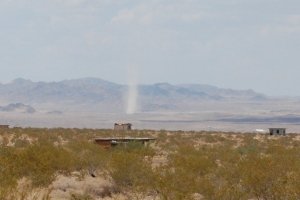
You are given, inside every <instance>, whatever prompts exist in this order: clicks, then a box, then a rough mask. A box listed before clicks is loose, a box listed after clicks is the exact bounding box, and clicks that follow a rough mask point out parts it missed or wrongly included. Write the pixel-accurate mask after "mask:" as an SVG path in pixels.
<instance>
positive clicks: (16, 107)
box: [0, 103, 36, 113]
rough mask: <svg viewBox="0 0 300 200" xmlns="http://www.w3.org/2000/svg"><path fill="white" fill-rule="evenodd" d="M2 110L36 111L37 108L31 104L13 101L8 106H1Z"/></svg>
mask: <svg viewBox="0 0 300 200" xmlns="http://www.w3.org/2000/svg"><path fill="white" fill-rule="evenodd" d="M0 111H2V112H21V113H35V112H36V110H35V109H34V108H33V107H31V106H30V105H25V104H23V103H11V104H9V105H6V106H0Z"/></svg>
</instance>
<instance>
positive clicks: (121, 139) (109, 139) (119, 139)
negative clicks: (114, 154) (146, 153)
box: [94, 137, 156, 141]
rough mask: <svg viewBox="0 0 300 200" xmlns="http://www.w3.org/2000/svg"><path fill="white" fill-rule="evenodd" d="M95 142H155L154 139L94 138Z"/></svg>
mask: <svg viewBox="0 0 300 200" xmlns="http://www.w3.org/2000/svg"><path fill="white" fill-rule="evenodd" d="M94 140H95V141H112V140H114V141H149V140H156V138H148V137H144V138H134V137H125V138H122V137H110V138H95V139H94Z"/></svg>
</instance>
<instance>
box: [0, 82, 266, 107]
mask: <svg viewBox="0 0 300 200" xmlns="http://www.w3.org/2000/svg"><path fill="white" fill-rule="evenodd" d="M128 90H129V86H127V85H123V84H117V83H113V82H110V81H106V80H103V79H100V78H82V79H70V80H63V81H58V82H43V81H38V82H34V81H31V80H27V79H22V78H18V79H15V80H13V81H12V82H10V83H7V84H0V101H2V102H10V103H11V102H16V101H17V102H22V103H24V104H29V105H31V104H34V105H36V104H45V103H52V104H61V105H63V104H65V105H69V106H72V105H73V106H78V105H79V104H85V105H87V107H88V106H91V107H92V106H94V105H98V107H101V108H103V109H104V110H107V111H110V110H111V111H118V112H121V111H122V110H124V105H125V104H126V101H127V96H128ZM137 90H138V97H137V98H138V102H139V110H140V111H145V112H146V111H157V110H184V109H187V108H188V107H191V108H189V109H190V110H192V107H193V105H194V106H195V107H199V106H200V104H201V102H220V101H221V102H230V101H244V102H249V101H254V102H260V101H266V100H268V98H269V97H267V96H266V95H264V94H260V93H257V92H255V91H253V90H233V89H223V88H219V87H216V86H211V85H203V84H170V83H155V84H148V85H147V84H140V85H138V86H137ZM99 110H101V109H99Z"/></svg>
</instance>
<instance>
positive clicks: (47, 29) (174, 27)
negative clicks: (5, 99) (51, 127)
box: [0, 0, 300, 96]
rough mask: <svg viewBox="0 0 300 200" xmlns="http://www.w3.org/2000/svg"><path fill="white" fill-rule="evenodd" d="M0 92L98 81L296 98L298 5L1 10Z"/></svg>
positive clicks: (186, 1)
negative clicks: (2, 86) (30, 84)
mask: <svg viewBox="0 0 300 200" xmlns="http://www.w3.org/2000/svg"><path fill="white" fill-rule="evenodd" d="M0 67H1V73H0V82H2V83H5V82H9V81H11V80H13V79H15V78H18V77H23V78H27V79H31V80H34V81H38V80H42V81H58V80H63V79H72V78H82V77H98V78H103V79H106V80H109V81H113V82H117V83H126V82H127V76H128V69H135V73H133V74H138V79H139V82H140V83H154V82H170V83H201V84H211V85H216V86H219V87H226V88H234V89H248V88H252V89H254V90H256V91H258V92H263V93H266V94H271V95H297V96H300V1H299V0H0Z"/></svg>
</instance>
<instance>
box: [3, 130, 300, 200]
mask: <svg viewBox="0 0 300 200" xmlns="http://www.w3.org/2000/svg"><path fill="white" fill-rule="evenodd" d="M124 134H126V135H127V136H132V137H136V136H140V137H143V136H153V137H157V140H156V141H155V142H153V143H150V144H149V145H146V146H144V145H142V144H140V143H129V144H127V145H124V146H117V147H114V148H111V149H109V150H105V149H103V148H101V147H100V146H98V145H96V144H95V143H94V142H93V138H95V137H105V136H116V135H119V136H121V135H124ZM0 137H2V140H1V141H2V145H1V147H0V199H4V200H6V199H7V200H10V199H33V197H34V194H33V191H35V190H36V189H45V190H46V191H49V192H48V193H47V192H46V193H45V192H44V193H42V194H41V195H39V197H36V198H39V199H41V198H42V197H43V196H44V197H43V198H44V199H51V198H52V199H55V196H53V195H55V191H54V192H53V191H52V190H51V184H52V183H53V181H54V180H56V178H57V177H58V176H66V177H68V176H74V173H76V174H77V177H78V180H83V179H84V177H86V176H92V177H99V176H100V177H103V178H104V179H106V180H108V181H109V182H110V185H106V186H105V185H102V186H101V187H103V188H102V189H101V190H100V189H99V190H98V189H97V191H96V190H92V189H90V190H89V189H88V188H82V191H78V193H77V192H76V193H74V192H72V193H71V192H70V194H69V196H68V198H69V199H73V200H75V199H96V198H98V199H99V198H100V199H101V198H104V197H105V198H117V197H116V196H123V197H125V198H127V199H143V198H146V197H147V198H148V199H149V198H150V199H155V198H156V199H162V200H176V199H196V198H202V199H242V200H243V199H245V200H248V199H265V200H267V199H300V141H299V140H297V138H299V137H298V136H297V135H295V134H293V135H291V136H286V137H277V138H276V137H271V136H264V135H257V134H250V133H249V134H242V133H216V132H213V133H210V132H199V133H198V132H183V131H180V132H168V131H165V130H162V131H150V130H147V131H145V130H143V131H131V132H114V131H111V130H91V129H82V130H81V129H33V128H28V129H20V128H18V129H8V130H5V131H3V130H0ZM274 138H276V139H274ZM157 158H159V159H160V160H161V161H160V163H154V162H157V160H159V159H157ZM154 166H155V167H154ZM20 180H28V181H27V183H28V187H25V189H23V190H20V189H18V188H20V184H21V182H22V181H20ZM23 188H24V187H23ZM26 188H27V189H26ZM18 190H19V191H22V192H19V193H16V192H14V191H18Z"/></svg>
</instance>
